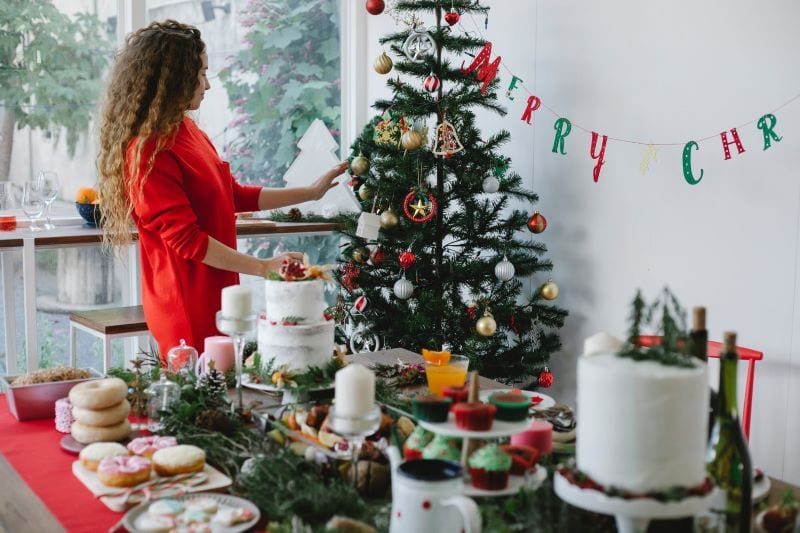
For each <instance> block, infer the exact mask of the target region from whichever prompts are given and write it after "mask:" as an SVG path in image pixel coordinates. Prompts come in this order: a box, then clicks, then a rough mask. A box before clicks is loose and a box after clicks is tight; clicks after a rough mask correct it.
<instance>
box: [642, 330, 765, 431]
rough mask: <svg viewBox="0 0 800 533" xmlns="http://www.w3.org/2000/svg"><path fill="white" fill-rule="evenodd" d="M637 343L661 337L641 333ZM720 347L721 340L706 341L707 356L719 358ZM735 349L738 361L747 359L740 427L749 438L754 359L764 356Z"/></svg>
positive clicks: (645, 343)
mask: <svg viewBox="0 0 800 533" xmlns="http://www.w3.org/2000/svg"><path fill="white" fill-rule="evenodd" d="M639 344H640V345H641V346H645V347H650V346H658V345H659V344H661V337H660V336H659V335H641V336H640V337H639ZM721 349H722V343H721V342H717V341H708V356H709V357H713V358H714V359H719V352H720V350H721ZM736 351H737V352H738V353H739V360H740V361H747V379H746V380H745V384H744V402H743V404H742V429H743V430H744V436H745V438H746V439H747V440H750V416H751V414H752V408H753V381H754V380H755V377H756V361H761V360H762V359H763V358H764V352H759V351H757V350H751V349H750V348H742V347H741V346H737V347H736Z"/></svg>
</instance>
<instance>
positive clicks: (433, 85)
mask: <svg viewBox="0 0 800 533" xmlns="http://www.w3.org/2000/svg"><path fill="white" fill-rule="evenodd" d="M439 85H441V82H440V81H439V77H438V76H437V75H436V74H434V73H433V72H431V74H430V75H429V76H428V77H427V78H425V83H424V84H423V87H424V88H425V90H426V91H428V92H429V93H435V92H436V91H438V90H439Z"/></svg>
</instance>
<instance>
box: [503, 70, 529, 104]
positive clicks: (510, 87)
mask: <svg viewBox="0 0 800 533" xmlns="http://www.w3.org/2000/svg"><path fill="white" fill-rule="evenodd" d="M517 82H521V83H525V81H524V80H523V79H522V78H519V77H517V76H511V83H509V84H508V89H507V90H506V96H507V97H508V99H509V100H513V99H514V95H513V94H511V91H513V90H514V89H516V88H517Z"/></svg>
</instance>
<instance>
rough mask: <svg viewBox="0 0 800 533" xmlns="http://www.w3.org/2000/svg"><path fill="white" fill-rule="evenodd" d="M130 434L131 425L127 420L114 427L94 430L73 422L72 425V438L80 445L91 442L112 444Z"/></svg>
mask: <svg viewBox="0 0 800 533" xmlns="http://www.w3.org/2000/svg"><path fill="white" fill-rule="evenodd" d="M130 434H131V425H130V424H129V423H128V421H127V420H124V421H123V422H121V423H119V424H117V425H116V426H108V427H106V428H96V427H92V426H87V425H85V424H81V423H80V422H74V423H73V424H72V438H73V439H75V440H76V441H78V442H80V443H81V444H91V443H93V442H113V441H117V440H122V439H124V438H126V437H127V436H128V435H130Z"/></svg>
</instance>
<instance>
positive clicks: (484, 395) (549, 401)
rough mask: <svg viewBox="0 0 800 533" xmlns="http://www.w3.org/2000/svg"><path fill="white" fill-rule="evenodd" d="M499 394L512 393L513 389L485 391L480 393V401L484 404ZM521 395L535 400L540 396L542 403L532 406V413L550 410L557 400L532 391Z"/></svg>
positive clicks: (523, 391)
mask: <svg viewBox="0 0 800 533" xmlns="http://www.w3.org/2000/svg"><path fill="white" fill-rule="evenodd" d="M498 392H502V393H506V392H511V389H484V390H482V391H481V392H480V395H479V397H480V399H481V401H482V402H488V401H489V396H491V395H492V394H496V393H498ZM519 392H520V394H524V395H525V396H527V397H528V398H533V397H534V396H539V397H540V398H541V399H542V401H541V402H539V403H537V404H536V405H531V411H536V410H539V409H549V408H551V407H553V406H554V405H555V404H556V400H555V399H554V398H552V397H550V396H548V395H547V394H542V393H541V392H534V391H530V390H520V391H519Z"/></svg>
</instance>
